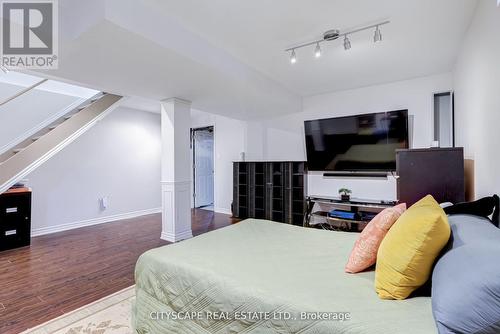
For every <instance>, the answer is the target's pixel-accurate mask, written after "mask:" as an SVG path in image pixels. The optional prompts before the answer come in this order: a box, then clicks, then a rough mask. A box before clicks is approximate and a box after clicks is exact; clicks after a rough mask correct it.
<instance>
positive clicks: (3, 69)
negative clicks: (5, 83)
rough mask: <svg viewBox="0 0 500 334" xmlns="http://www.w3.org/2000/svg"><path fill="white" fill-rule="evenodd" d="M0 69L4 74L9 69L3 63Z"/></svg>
mask: <svg viewBox="0 0 500 334" xmlns="http://www.w3.org/2000/svg"><path fill="white" fill-rule="evenodd" d="M0 70H1V71H2V72H3V73H5V74H7V73H9V69H8V68H7V67H5V66H3V65H0Z"/></svg>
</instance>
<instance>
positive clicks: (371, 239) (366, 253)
mask: <svg viewBox="0 0 500 334" xmlns="http://www.w3.org/2000/svg"><path fill="white" fill-rule="evenodd" d="M405 210H406V204H405V203H401V204H398V205H396V206H395V207H392V208H387V209H384V210H383V211H382V212H380V213H379V214H378V215H376V216H375V218H373V219H372V220H371V221H370V222H369V223H368V225H366V227H365V229H364V230H363V231H362V232H361V234H360V235H359V238H358V240H356V243H355V244H354V248H353V249H352V252H351V255H350V256H349V260H348V261H347V264H346V266H345V272H346V273H350V274H355V273H359V272H361V271H363V270H365V269H367V268H369V267H371V266H373V265H374V264H375V262H376V261H377V252H378V248H379V246H380V244H381V243H382V240H383V239H384V237H385V235H386V234H387V232H389V229H390V228H391V226H392V225H393V224H394V223H395V222H396V220H398V218H399V217H400V216H401V215H402V214H403V212H405Z"/></svg>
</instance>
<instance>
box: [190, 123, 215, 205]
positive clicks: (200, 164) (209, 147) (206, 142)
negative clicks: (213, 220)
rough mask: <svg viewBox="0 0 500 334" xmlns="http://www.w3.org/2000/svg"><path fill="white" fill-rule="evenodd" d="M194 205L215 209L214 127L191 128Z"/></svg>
mask: <svg viewBox="0 0 500 334" xmlns="http://www.w3.org/2000/svg"><path fill="white" fill-rule="evenodd" d="M191 147H192V148H193V150H192V151H193V207H194V208H202V209H205V210H211V211H213V210H214V127H213V126H208V127H204V128H196V129H191Z"/></svg>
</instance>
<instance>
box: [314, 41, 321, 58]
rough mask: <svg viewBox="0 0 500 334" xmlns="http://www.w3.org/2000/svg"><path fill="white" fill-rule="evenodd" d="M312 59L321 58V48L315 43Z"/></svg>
mask: <svg viewBox="0 0 500 334" xmlns="http://www.w3.org/2000/svg"><path fill="white" fill-rule="evenodd" d="M314 57H316V58H319V57H321V47H320V46H319V43H316V49H315V50H314Z"/></svg>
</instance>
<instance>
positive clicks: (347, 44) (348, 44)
mask: <svg viewBox="0 0 500 334" xmlns="http://www.w3.org/2000/svg"><path fill="white" fill-rule="evenodd" d="M350 48H351V41H350V40H349V37H347V35H345V37H344V49H345V50H346V51H347V50H349V49H350Z"/></svg>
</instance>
